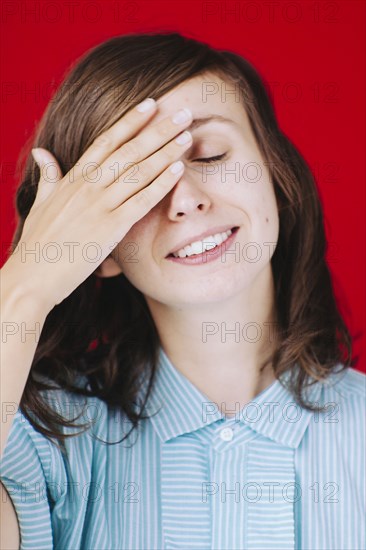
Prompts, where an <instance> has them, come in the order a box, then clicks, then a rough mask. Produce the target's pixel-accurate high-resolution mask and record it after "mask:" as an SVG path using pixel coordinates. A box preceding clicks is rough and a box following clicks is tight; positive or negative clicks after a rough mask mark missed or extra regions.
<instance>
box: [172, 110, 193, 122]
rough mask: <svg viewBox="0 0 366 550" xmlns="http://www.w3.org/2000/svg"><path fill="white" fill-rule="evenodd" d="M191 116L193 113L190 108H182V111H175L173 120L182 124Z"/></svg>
mask: <svg viewBox="0 0 366 550" xmlns="http://www.w3.org/2000/svg"><path fill="white" fill-rule="evenodd" d="M190 118H192V113H191V111H190V110H189V109H187V107H185V108H184V109H181V110H180V111H178V112H177V113H175V115H174V116H173V118H172V120H173V122H174V124H182V123H183V122H187V120H189V119H190Z"/></svg>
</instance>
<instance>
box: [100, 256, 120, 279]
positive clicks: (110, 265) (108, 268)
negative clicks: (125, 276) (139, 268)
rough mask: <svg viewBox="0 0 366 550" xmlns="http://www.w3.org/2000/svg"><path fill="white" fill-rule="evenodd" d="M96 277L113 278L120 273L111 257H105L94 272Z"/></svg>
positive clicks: (118, 267)
mask: <svg viewBox="0 0 366 550" xmlns="http://www.w3.org/2000/svg"><path fill="white" fill-rule="evenodd" d="M94 273H95V275H97V277H115V276H116V275H120V274H121V273H122V269H121V268H120V266H119V265H118V264H117V263H116V262H115V261H114V259H113V258H112V256H107V257H106V259H105V260H103V262H102V263H101V264H100V265H99V266H98V267H97V269H96V270H95V271H94Z"/></svg>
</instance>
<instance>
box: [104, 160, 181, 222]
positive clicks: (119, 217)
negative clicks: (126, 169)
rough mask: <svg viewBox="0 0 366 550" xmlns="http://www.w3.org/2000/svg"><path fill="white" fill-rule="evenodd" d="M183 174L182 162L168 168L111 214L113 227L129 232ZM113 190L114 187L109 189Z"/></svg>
mask: <svg viewBox="0 0 366 550" xmlns="http://www.w3.org/2000/svg"><path fill="white" fill-rule="evenodd" d="M183 173H184V164H183V162H182V161H177V162H175V163H173V164H172V165H170V166H168V168H166V170H164V172H162V174H160V176H159V177H158V178H156V179H155V180H154V181H153V183H152V184H151V185H149V186H148V187H146V188H145V189H142V190H141V191H140V192H138V193H136V194H135V195H133V197H131V198H130V199H128V200H127V201H124V202H123V203H122V204H120V205H119V206H117V208H115V209H114V210H113V211H112V212H111V213H110V219H111V223H112V225H114V226H115V227H118V226H122V227H124V231H126V232H127V231H128V230H129V229H130V228H131V227H132V225H134V224H135V223H136V222H137V221H138V220H139V219H141V218H142V217H143V216H145V215H146V214H147V213H148V212H149V211H150V210H151V209H152V208H153V207H154V206H155V205H156V204H158V202H160V201H161V200H162V199H163V198H164V197H165V195H166V194H167V193H169V191H171V189H172V188H173V187H174V185H175V184H176V183H177V182H178V180H179V178H181V176H182V175H183ZM112 188H113V186H111V187H110V188H109V189H112ZM107 191H108V190H107ZM116 224H117V225H116Z"/></svg>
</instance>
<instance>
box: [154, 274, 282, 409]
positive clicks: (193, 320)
mask: <svg viewBox="0 0 366 550" xmlns="http://www.w3.org/2000/svg"><path fill="white" fill-rule="evenodd" d="M146 301H147V303H148V306H149V309H150V312H151V315H152V317H153V319H154V322H155V325H156V328H157V331H158V334H159V337H160V341H161V345H162V347H163V349H164V351H165V353H166V355H167V356H168V358H169V359H170V361H171V362H172V364H173V366H174V367H175V368H176V369H177V370H179V371H180V372H181V373H182V374H183V375H184V376H186V378H188V380H190V382H192V383H193V384H194V385H195V386H196V387H197V388H198V389H199V390H200V391H201V392H202V393H203V394H204V395H205V396H207V397H208V399H209V400H211V401H213V402H214V403H216V405H217V406H218V407H219V409H220V410H221V412H223V413H224V414H226V416H233V415H235V414H236V413H238V412H239V410H240V409H241V408H242V407H243V406H244V405H245V404H246V403H248V402H249V401H251V400H252V399H254V398H255V396H256V395H258V394H259V393H260V392H261V391H263V390H264V389H265V388H266V387H268V386H269V385H270V384H271V383H272V382H274V381H275V376H274V373H273V370H272V365H271V362H270V356H271V353H272V351H273V350H274V346H275V344H276V315H275V307H274V285H273V277H272V270H271V269H270V266H269V268H268V269H267V270H263V272H262V273H261V276H259V277H258V278H257V279H256V283H255V288H253V286H252V287H251V288H250V289H249V290H248V288H247V289H244V290H243V291H242V292H241V293H239V294H237V295H235V296H231V297H230V298H229V299H227V300H225V301H217V302H211V303H206V304H198V305H197V304H194V305H192V304H183V305H181V306H179V307H171V306H169V305H167V304H162V303H160V302H156V301H154V300H152V299H151V298H150V297H146ZM262 367H263V369H262Z"/></svg>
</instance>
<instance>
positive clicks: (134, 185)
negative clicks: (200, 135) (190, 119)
mask: <svg viewBox="0 0 366 550" xmlns="http://www.w3.org/2000/svg"><path fill="white" fill-rule="evenodd" d="M180 136H184V137H186V139H187V140H186V141H185V142H184V143H180V142H177V141H176V139H174V140H172V141H170V142H169V143H168V144H167V145H166V146H165V147H163V149H160V150H159V151H157V152H156V153H154V154H153V155H151V156H150V157H148V158H147V159H145V160H144V161H142V162H140V163H139V164H135V165H133V166H132V167H131V168H130V169H129V170H127V171H126V172H125V173H124V174H123V175H122V176H120V178H119V179H118V180H116V181H114V182H113V183H112V184H111V185H110V186H109V187H107V188H106V189H105V190H104V191H103V202H104V204H105V205H106V206H107V208H108V209H110V210H114V209H115V208H117V207H118V206H119V205H120V204H122V202H124V201H126V200H127V199H129V198H130V197H132V196H133V195H135V194H136V193H138V192H139V191H141V190H142V189H144V188H145V187H146V186H150V184H151V185H156V181H157V179H156V178H158V176H159V175H160V174H163V173H164V174H165V177H167V176H169V178H170V179H171V176H170V173H169V172H167V168H169V166H170V165H171V164H172V163H174V161H176V160H178V159H179V157H181V156H182V155H183V153H184V152H185V151H186V150H187V149H189V147H191V145H192V135H191V133H190V132H188V131H187V130H185V131H184V132H183V133H182V134H179V136H178V137H180ZM183 166H184V165H183ZM154 180H155V181H154ZM158 185H160V184H158ZM138 200H139V199H138Z"/></svg>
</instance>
